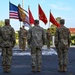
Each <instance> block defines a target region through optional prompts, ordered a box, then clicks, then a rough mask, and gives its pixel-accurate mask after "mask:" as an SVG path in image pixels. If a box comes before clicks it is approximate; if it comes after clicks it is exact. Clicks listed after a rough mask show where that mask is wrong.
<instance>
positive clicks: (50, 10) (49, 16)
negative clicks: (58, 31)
mask: <svg viewBox="0 0 75 75" xmlns="http://www.w3.org/2000/svg"><path fill="white" fill-rule="evenodd" d="M50 12H51V9H50V11H49V28H50Z"/></svg>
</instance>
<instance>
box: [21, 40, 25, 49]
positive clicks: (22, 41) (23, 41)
mask: <svg viewBox="0 0 75 75" xmlns="http://www.w3.org/2000/svg"><path fill="white" fill-rule="evenodd" d="M20 48H21V49H22V50H25V48H26V39H21V41H20Z"/></svg>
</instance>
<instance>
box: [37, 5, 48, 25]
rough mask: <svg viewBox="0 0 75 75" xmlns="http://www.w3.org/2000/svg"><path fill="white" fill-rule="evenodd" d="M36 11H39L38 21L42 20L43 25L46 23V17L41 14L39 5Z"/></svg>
mask: <svg viewBox="0 0 75 75" xmlns="http://www.w3.org/2000/svg"><path fill="white" fill-rule="evenodd" d="M38 11H39V13H38V14H39V19H40V20H42V21H43V22H44V23H45V24H46V23H47V22H48V21H47V17H46V15H45V13H44V12H43V10H42V8H41V6H40V5H38Z"/></svg>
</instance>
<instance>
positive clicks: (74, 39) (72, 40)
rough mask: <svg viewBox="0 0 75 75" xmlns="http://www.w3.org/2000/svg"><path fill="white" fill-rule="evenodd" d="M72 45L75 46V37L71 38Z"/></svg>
mask: <svg viewBox="0 0 75 75" xmlns="http://www.w3.org/2000/svg"><path fill="white" fill-rule="evenodd" d="M71 45H75V36H71Z"/></svg>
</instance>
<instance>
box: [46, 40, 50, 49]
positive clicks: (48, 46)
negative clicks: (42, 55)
mask: <svg viewBox="0 0 75 75" xmlns="http://www.w3.org/2000/svg"><path fill="white" fill-rule="evenodd" d="M47 48H48V49H49V48H50V40H47Z"/></svg>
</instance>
